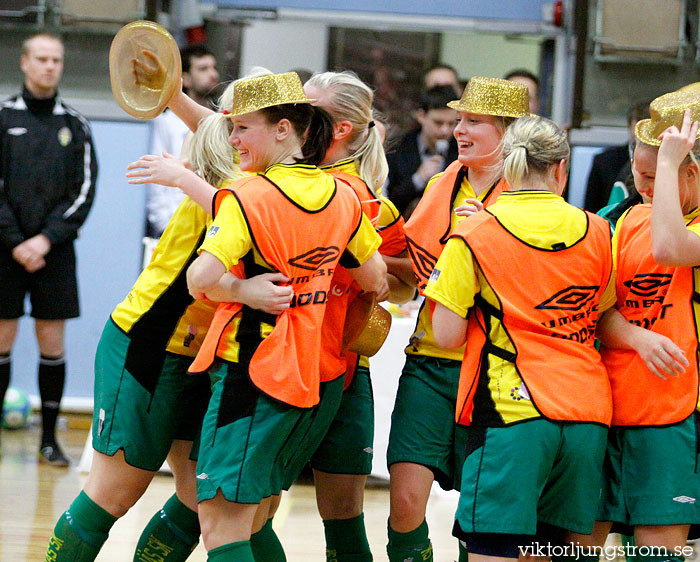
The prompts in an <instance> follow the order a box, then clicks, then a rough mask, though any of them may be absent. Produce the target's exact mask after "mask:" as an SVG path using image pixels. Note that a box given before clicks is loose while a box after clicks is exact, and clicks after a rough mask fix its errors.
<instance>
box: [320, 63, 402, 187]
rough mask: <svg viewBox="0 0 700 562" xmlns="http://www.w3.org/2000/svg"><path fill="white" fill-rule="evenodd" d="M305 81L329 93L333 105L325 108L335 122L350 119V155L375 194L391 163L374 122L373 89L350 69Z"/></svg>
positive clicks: (323, 73) (321, 74) (330, 102)
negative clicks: (388, 162)
mask: <svg viewBox="0 0 700 562" xmlns="http://www.w3.org/2000/svg"><path fill="white" fill-rule="evenodd" d="M306 83H307V84H308V85H309V86H314V87H316V88H319V89H321V90H324V91H325V92H327V93H328V101H329V104H330V105H328V106H327V107H324V108H323V109H325V110H326V111H327V112H328V113H330V115H331V117H333V121H334V122H335V123H339V122H341V121H348V122H349V123H350V124H351V125H352V132H351V133H350V135H349V136H348V141H347V143H348V149H349V150H350V151H351V153H352V155H351V158H353V159H354V160H355V165H356V166H357V170H358V172H359V174H360V177H361V178H362V179H363V180H364V182H365V183H366V184H367V186H368V187H369V188H370V190H372V193H374V194H375V195H376V193H377V191H378V190H379V188H380V187H381V186H382V184H383V183H384V180H385V179H386V177H387V175H388V173H389V166H388V164H387V162H386V155H385V154H384V147H383V146H382V139H381V136H380V134H379V131H377V128H376V127H375V126H374V125H373V124H372V123H373V114H372V101H373V99H374V94H373V93H372V90H371V89H370V87H369V86H367V84H365V83H364V82H363V81H362V80H360V79H359V78H358V77H357V74H355V73H354V72H350V71H347V70H346V71H344V72H321V73H316V74H314V75H313V76H311V78H309V80H308V81H307V82H306Z"/></svg>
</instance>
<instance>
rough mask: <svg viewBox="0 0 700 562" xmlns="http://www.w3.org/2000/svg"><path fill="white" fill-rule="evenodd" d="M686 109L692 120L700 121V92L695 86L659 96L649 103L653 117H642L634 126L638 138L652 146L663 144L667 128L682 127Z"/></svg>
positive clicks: (678, 128)
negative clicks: (662, 137) (662, 140)
mask: <svg viewBox="0 0 700 562" xmlns="http://www.w3.org/2000/svg"><path fill="white" fill-rule="evenodd" d="M690 86H693V85H692V84H691V85H690ZM686 109H687V110H689V111H690V117H689V119H690V120H691V121H700V92H698V90H697V89H696V88H695V87H688V86H686V87H685V88H682V89H680V90H678V91H675V92H670V93H668V94H664V95H663V96H659V97H658V98H656V99H655V100H654V101H652V102H651V104H650V105H649V113H650V115H651V118H650V119H642V120H641V121H639V122H638V123H637V125H636V127H635V128H634V134H635V136H636V137H637V140H639V141H640V142H643V143H644V144H649V145H651V146H659V145H661V135H662V133H663V132H664V131H665V130H666V129H668V128H669V127H674V126H675V127H676V129H677V130H680V129H681V128H682V124H683V115H684V114H685V111H686ZM695 138H697V133H696V137H695Z"/></svg>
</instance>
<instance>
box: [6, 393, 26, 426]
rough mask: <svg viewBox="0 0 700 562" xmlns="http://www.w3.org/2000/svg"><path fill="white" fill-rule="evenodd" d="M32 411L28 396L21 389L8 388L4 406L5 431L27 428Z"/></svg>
mask: <svg viewBox="0 0 700 562" xmlns="http://www.w3.org/2000/svg"><path fill="white" fill-rule="evenodd" d="M30 411H31V407H30V405H29V398H27V395H26V394H25V393H24V392H22V391H21V390H20V389H19V388H14V387H10V388H8V389H7V392H6V393H5V402H4V404H3V406H2V427H4V428H5V429H20V428H22V427H26V425H27V422H28V421H29V413H30Z"/></svg>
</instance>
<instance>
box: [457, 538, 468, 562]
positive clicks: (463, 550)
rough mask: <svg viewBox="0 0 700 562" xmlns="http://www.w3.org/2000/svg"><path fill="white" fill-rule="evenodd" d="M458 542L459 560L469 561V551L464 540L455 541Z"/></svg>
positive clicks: (461, 561) (460, 561)
mask: <svg viewBox="0 0 700 562" xmlns="http://www.w3.org/2000/svg"><path fill="white" fill-rule="evenodd" d="M457 542H458V543H459V562H469V551H468V550H467V544H466V543H465V542H464V541H457Z"/></svg>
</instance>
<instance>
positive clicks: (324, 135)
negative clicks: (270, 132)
mask: <svg viewBox="0 0 700 562" xmlns="http://www.w3.org/2000/svg"><path fill="white" fill-rule="evenodd" d="M260 111H261V112H262V114H263V115H264V116H265V119H267V121H268V123H271V124H274V123H278V122H279V121H280V120H282V119H288V120H289V122H290V123H291V124H292V127H294V132H295V133H296V134H297V136H298V137H299V138H300V139H302V141H303V142H302V146H301V153H302V154H303V157H302V158H296V161H297V162H298V163H299V164H312V165H314V166H318V165H319V164H320V163H321V162H323V159H324V157H325V156H326V151H327V150H328V149H329V148H330V146H331V143H332V142H333V118H332V117H331V116H330V115H328V113H327V112H326V111H324V110H323V109H321V108H320V107H316V106H314V105H311V104H309V103H285V104H282V105H273V106H272V107H265V108H263V109H261V110H260Z"/></svg>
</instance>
